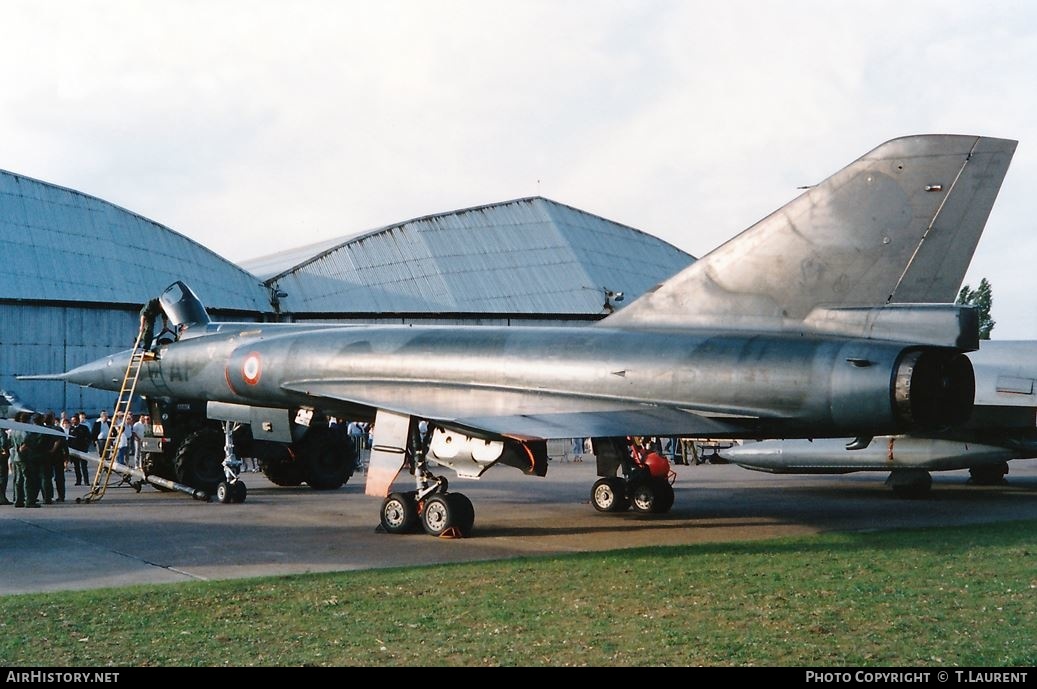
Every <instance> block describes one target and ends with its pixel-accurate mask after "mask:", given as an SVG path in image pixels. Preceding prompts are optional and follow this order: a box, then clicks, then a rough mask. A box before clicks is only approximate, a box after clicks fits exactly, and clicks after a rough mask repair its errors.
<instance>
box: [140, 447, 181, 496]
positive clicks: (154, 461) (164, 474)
mask: <svg viewBox="0 0 1037 689" xmlns="http://www.w3.org/2000/svg"><path fill="white" fill-rule="evenodd" d="M165 460H166V456H165V455H163V454H156V453H154V452H144V453H142V454H141V456H140V470H141V471H143V472H144V475H145V476H157V477H159V478H164V479H166V480H167V481H176V472H175V471H173V467H172V465H171V464H170V463H169V462H167V461H165ZM155 488H157V489H158V490H160V491H162V492H163V493H169V492H171V491H172V489H171V488H166V487H164V486H155Z"/></svg>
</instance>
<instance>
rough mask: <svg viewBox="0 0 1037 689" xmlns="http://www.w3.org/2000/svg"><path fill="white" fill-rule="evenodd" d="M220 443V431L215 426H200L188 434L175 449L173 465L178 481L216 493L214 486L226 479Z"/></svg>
mask: <svg viewBox="0 0 1037 689" xmlns="http://www.w3.org/2000/svg"><path fill="white" fill-rule="evenodd" d="M223 445H224V436H223V433H222V432H221V431H218V430H216V429H215V428H203V429H202V430H200V431H195V432H194V433H192V434H191V435H189V436H187V437H186V438H185V439H184V442H182V443H180V447H178V448H177V450H176V459H175V460H174V464H173V467H174V469H175V470H176V480H177V482H178V483H183V484H184V485H186V486H190V487H191V488H194V489H196V490H200V491H204V492H206V493H215V492H216V486H218V485H219V484H220V483H221V482H222V481H224V480H225V479H226V474H224V472H223V458H224V453H223Z"/></svg>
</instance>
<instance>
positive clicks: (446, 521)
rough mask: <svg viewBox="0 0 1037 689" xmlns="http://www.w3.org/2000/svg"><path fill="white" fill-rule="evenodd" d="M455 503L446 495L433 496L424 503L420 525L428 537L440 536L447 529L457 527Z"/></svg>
mask: <svg viewBox="0 0 1037 689" xmlns="http://www.w3.org/2000/svg"><path fill="white" fill-rule="evenodd" d="M456 511H457V509H456V503H455V502H454V501H453V500H452V499H449V498H448V497H447V496H446V495H433V496H432V497H431V498H429V499H428V500H426V501H425V509H424V511H423V512H422V513H421V525H422V526H424V527H425V532H426V533H427V534H429V535H430V536H442V535H443V534H444V533H445V532H446V531H447V529H450V528H452V527H458V526H459V525H458V523H457V521H458V520H457V515H456V514H455V512H456Z"/></svg>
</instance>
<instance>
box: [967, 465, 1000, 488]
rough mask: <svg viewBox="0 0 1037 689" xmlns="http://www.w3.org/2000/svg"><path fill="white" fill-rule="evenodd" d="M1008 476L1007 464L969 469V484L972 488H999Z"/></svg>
mask: <svg viewBox="0 0 1037 689" xmlns="http://www.w3.org/2000/svg"><path fill="white" fill-rule="evenodd" d="M1006 474H1008V462H1000V463H998V464H992V465H986V466H980V467H972V468H971V469H969V483H971V484H972V485H974V486H1000V485H1001V484H1003V483H1004V482H1005V475H1006Z"/></svg>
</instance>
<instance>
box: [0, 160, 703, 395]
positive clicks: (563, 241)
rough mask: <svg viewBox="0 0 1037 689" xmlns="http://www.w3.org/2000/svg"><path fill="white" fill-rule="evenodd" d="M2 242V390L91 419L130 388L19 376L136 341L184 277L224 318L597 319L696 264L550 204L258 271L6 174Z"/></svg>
mask: <svg viewBox="0 0 1037 689" xmlns="http://www.w3.org/2000/svg"><path fill="white" fill-rule="evenodd" d="M0 239H2V247H3V248H2V254H0V255H2V256H3V258H4V259H6V260H5V270H4V271H2V272H0V388H3V389H5V390H8V391H12V392H15V393H16V394H17V395H18V396H19V397H20V398H21V399H22V400H23V401H24V402H25V403H26V404H28V405H29V406H31V407H34V408H38V409H53V410H61V409H64V410H68V411H76V410H79V409H83V410H86V411H87V412H88V413H89V414H91V415H93V414H96V413H97V410H98V409H100V408H106V407H111V405H112V403H113V401H114V397H115V396H114V394H113V393H110V392H105V391H94V390H85V389H83V388H80V387H78V386H74V385H65V384H64V383H61V382H55V381H23V380H16V378H15V376H16V375H18V374H26V373H53V372H58V371H65V370H68V369H70V368H73V367H75V366H78V365H80V364H83V363H86V362H88V361H91V360H93V359H96V358H98V357H101V356H104V355H105V354H109V353H112V352H116V351H120V350H123V349H126V348H128V347H129V346H130V345H132V343H133V339H134V336H135V335H136V329H137V320H138V315H137V314H138V310H139V309H140V306H141V304H143V303H144V302H145V301H147V300H148V299H150V298H151V297H153V296H156V295H157V294H159V293H160V292H161V291H162V290H163V289H165V287H166V286H168V285H169V284H170V283H172V282H174V281H176V280H183V281H184V282H185V283H187V284H188V285H190V286H191V288H192V289H193V290H194V291H195V292H196V293H197V294H198V296H199V297H200V298H201V299H202V301H203V302H204V303H205V305H206V307H207V308H208V309H209V310H210V312H211V314H212V315H213V316H214V318H216V319H223V320H239V321H241V320H246V321H252V320H296V321H300V320H321V321H333V322H419V321H420V322H425V323H433V322H435V323H466V324H490V323H493V324H500V323H504V324H513V323H514V324H533V323H544V322H550V323H554V324H581V323H586V322H588V321H595V320H598V319H600V318H602V317H604V316H605V315H607V313H608V312H609V311H610V310H611V309H613V308H621V307H622V306H623V305H624V304H625V303H629V301H631V300H632V299H634V298H636V297H637V296H640V295H641V294H643V293H644V292H645V291H647V290H648V289H650V288H651V287H653V286H654V285H656V284H657V283H659V282H661V281H662V280H665V279H666V278H667V277H669V276H670V275H672V274H674V273H676V272H678V271H679V270H681V269H683V268H684V267H686V266H687V265H688V264H689V263H691V262H692V261H693V260H694V259H693V258H692V257H691V256H689V255H688V254H686V253H684V252H682V251H680V250H679V249H677V248H675V247H673V246H672V245H669V244H667V243H665V242H663V241H661V240H659V239H656V238H654V237H652V236H651V235H648V234H645V233H644V232H641V231H639V230H636V229H634V228H631V227H627V226H624V225H620V224H618V223H614V222H611V221H609V220H605V219H604V218H600V217H598V216H595V215H592V214H590V213H586V212H584V211H580V210H578V209H576V208H572V207H570V206H566V205H564V204H560V203H557V202H554V201H550V200H548V199H544V198H540V197H534V198H525V199H518V200H514V201H507V202H503V203H497V204H491V205H487V206H480V207H478V208H469V209H464V210H460V211H453V212H449V213H442V214H438V215H432V216H426V217H422V218H417V219H414V220H409V221H406V222H403V223H399V224H395V225H390V226H386V227H383V228H380V229H377V230H373V231H370V232H364V233H362V234H359V235H355V236H352V237H347V238H339V239H335V240H330V241H325V242H322V243H320V244H315V245H310V246H306V247H302V248H299V249H295V250H290V251H285V252H281V253H278V254H273V255H270V256H267V257H264V258H262V259H255V260H252V261H248V262H247V263H245V264H244V269H242V267H239V266H236V265H234V264H233V263H231V262H229V261H227V260H226V259H224V258H222V257H220V256H218V255H217V254H215V253H213V252H212V251H210V250H208V249H206V248H205V247H203V246H201V245H200V244H198V243H196V242H194V241H192V240H190V239H188V238H186V237H184V236H183V235H180V234H178V233H177V232H175V231H173V230H171V229H169V228H168V227H165V226H163V225H160V224H159V223H156V222H153V221H151V220H148V219H147V218H143V217H141V216H139V215H137V214H135V213H133V212H131V211H128V210H125V209H123V208H120V207H118V206H115V205H113V204H111V203H108V202H106V201H103V200H101V199H98V198H95V197H92V196H89V195H86V194H83V193H80V192H77V191H74V190H71V189H66V188H63V187H58V186H55V185H52V184H48V183H46V182H41V181H38V180H34V179H30V178H27V177H24V176H20V175H17V174H14V173H10V172H4V171H0ZM620 292H622V293H623V294H624V295H625V301H623V302H620V301H617V300H616V298H615V296H614V295H615V294H616V293H620ZM610 295H611V296H610Z"/></svg>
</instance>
